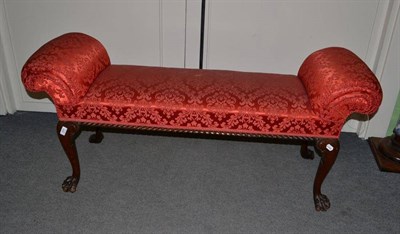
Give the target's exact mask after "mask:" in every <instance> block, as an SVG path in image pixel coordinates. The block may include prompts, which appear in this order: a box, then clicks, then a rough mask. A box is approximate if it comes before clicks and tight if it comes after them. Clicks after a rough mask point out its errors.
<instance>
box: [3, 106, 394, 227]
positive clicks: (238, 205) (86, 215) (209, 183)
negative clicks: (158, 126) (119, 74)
mask: <svg viewBox="0 0 400 234" xmlns="http://www.w3.org/2000/svg"><path fill="white" fill-rule="evenodd" d="M56 123H57V117H56V115H55V114H48V113H33V112H17V113H16V114H14V115H7V116H0V233H400V174H394V173H384V172H380V171H379V170H378V168H377V166H376V163H375V160H374V158H373V155H372V153H371V151H370V149H369V146H368V143H367V142H366V141H363V140H361V139H359V138H358V137H357V136H356V135H355V134H350V133H344V134H342V136H341V139H340V140H341V151H340V153H339V157H338V159H337V161H336V164H335V165H334V167H333V169H332V170H331V173H330V174H329V175H328V178H327V179H326V181H325V183H324V186H323V192H324V193H325V194H327V195H328V196H329V198H330V200H331V203H332V207H331V209H330V210H329V211H328V212H325V213H321V212H316V211H315V210H314V205H313V200H312V185H313V179H314V175H315V172H316V169H317V166H318V163H319V157H317V158H316V159H314V160H312V161H310V160H304V159H302V158H301V157H300V156H299V146H293V145H284V144H267V143H260V142H241V141H230V140H213V139H196V138H182V137H166V136H154V135H140V134H139V135H138V134H123V133H105V139H104V140H103V142H102V143H101V144H98V145H97V144H90V143H88V137H89V135H90V132H87V131H86V132H85V131H84V132H82V134H81V135H80V137H79V138H78V139H77V148H78V152H79V155H80V162H81V169H82V174H81V181H80V183H79V186H78V191H77V192H76V193H74V194H71V193H64V192H62V190H61V183H62V181H63V180H64V179H65V177H66V176H68V175H70V173H71V168H70V165H69V162H68V160H67V158H66V156H65V154H64V152H63V150H62V148H61V145H60V143H59V142H58V139H57V136H56V133H55V125H56Z"/></svg>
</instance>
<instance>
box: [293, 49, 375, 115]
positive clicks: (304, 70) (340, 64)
mask: <svg viewBox="0 0 400 234" xmlns="http://www.w3.org/2000/svg"><path fill="white" fill-rule="evenodd" d="M298 76H299V78H300V79H301V81H302V82H303V84H304V86H305V88H306V90H307V93H308V96H309V98H310V103H311V105H312V108H313V110H315V112H316V113H318V115H319V116H320V117H321V118H324V119H330V120H334V121H343V120H344V119H346V118H347V117H348V116H349V115H350V114H352V113H363V114H373V113H375V112H376V111H377V109H378V107H379V106H380V103H381V101H382V90H381V86H380V84H379V81H378V80H377V79H376V77H375V75H374V73H372V71H371V70H370V69H369V68H368V66H367V65H366V64H365V63H364V62H363V61H362V60H361V59H360V58H358V57H357V55H355V54H354V53H353V52H351V51H349V50H347V49H344V48H339V47H331V48H325V49H323V50H319V51H316V52H314V53H313V54H311V55H310V56H309V57H308V58H307V59H306V60H305V61H304V62H303V64H302V66H301V67H300V70H299V73H298Z"/></svg>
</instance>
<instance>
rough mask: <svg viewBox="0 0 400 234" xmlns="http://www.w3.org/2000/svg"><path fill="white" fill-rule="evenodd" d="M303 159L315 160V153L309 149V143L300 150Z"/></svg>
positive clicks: (304, 144) (305, 143)
mask: <svg viewBox="0 0 400 234" xmlns="http://www.w3.org/2000/svg"><path fill="white" fill-rule="evenodd" d="M300 154H301V157H302V158H304V159H311V160H312V159H314V151H312V150H310V149H309V148H308V142H304V143H303V144H302V145H301V149H300Z"/></svg>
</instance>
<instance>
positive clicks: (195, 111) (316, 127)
mask: <svg viewBox="0 0 400 234" xmlns="http://www.w3.org/2000/svg"><path fill="white" fill-rule="evenodd" d="M58 113H59V117H60V119H61V120H76V121H86V122H97V123H109V124H123V125H134V126H148V127H163V128H173V129H192V130H203V131H226V132H240V133H257V134H274V135H279V134H282V135H297V136H326V137H332V136H337V135H338V134H339V132H340V128H341V124H342V123H335V122H331V121H324V120H321V119H320V118H319V117H318V116H316V115H315V114H314V112H313V111H312V110H311V106H310V104H309V101H308V96H307V93H306V91H305V89H304V87H303V85H302V83H301V81H300V80H299V79H298V77H296V76H292V75H278V74H261V73H248V72H232V71H213V70H193V69H175V68H159V67H144V66H125V65H111V66H109V67H108V68H106V69H105V70H104V71H103V72H102V73H101V74H100V75H99V77H98V78H97V79H96V82H94V83H93V85H92V86H91V87H90V89H89V91H88V93H87V94H86V95H85V96H84V97H83V99H82V101H81V102H80V103H79V104H78V105H72V106H69V105H59V106H58Z"/></svg>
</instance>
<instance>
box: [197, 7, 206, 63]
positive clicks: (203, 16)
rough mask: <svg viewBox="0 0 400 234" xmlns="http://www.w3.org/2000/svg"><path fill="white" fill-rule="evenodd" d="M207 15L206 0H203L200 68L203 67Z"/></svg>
mask: <svg viewBox="0 0 400 234" xmlns="http://www.w3.org/2000/svg"><path fill="white" fill-rule="evenodd" d="M205 15H206V0H201V25H200V58H199V68H200V69H203V54H204V22H205Z"/></svg>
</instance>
